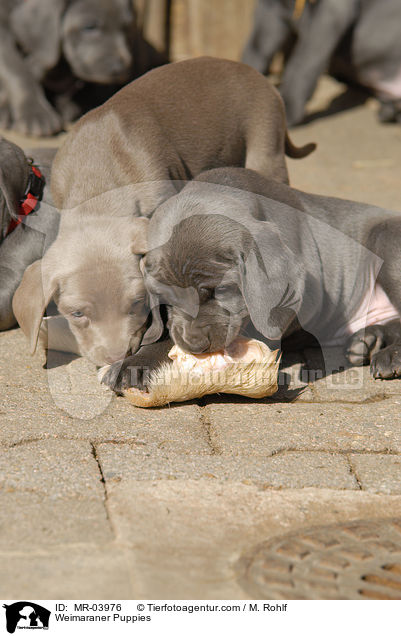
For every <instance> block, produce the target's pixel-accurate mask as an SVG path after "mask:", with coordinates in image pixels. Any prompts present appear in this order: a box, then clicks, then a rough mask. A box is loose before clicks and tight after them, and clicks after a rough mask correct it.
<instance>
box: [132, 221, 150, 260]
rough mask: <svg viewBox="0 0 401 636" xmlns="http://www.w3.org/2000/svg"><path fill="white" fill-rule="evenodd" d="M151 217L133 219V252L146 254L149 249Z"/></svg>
mask: <svg viewBox="0 0 401 636" xmlns="http://www.w3.org/2000/svg"><path fill="white" fill-rule="evenodd" d="M148 227H149V219H148V218H146V217H144V216H139V217H134V218H133V219H132V231H131V251H132V253H133V254H142V255H143V254H146V252H147V251H148Z"/></svg>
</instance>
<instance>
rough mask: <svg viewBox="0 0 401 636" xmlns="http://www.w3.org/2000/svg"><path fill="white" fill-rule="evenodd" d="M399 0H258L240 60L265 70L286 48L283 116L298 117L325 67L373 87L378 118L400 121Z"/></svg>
mask: <svg viewBox="0 0 401 636" xmlns="http://www.w3.org/2000/svg"><path fill="white" fill-rule="evenodd" d="M400 23H401V3H400V2H399V0H386V2H383V1H382V0H304V2H298V1H296V0H258V4H257V6H256V10H255V19H254V26H253V30H252V33H251V35H250V38H249V41H248V43H247V45H246V48H245V50H244V53H243V58H242V59H243V61H244V62H246V63H247V64H250V65H251V66H253V67H254V68H256V69H257V70H259V71H260V72H261V73H268V71H269V67H270V65H271V62H272V59H273V56H274V55H275V53H277V52H279V51H284V52H285V57H286V62H285V67H284V72H283V75H282V79H281V88H280V91H281V94H282V96H283V98H284V102H285V106H286V112H287V120H288V123H289V124H290V125H292V124H296V123H298V122H300V121H301V120H302V117H303V114H304V109H305V105H306V102H307V101H308V99H309V98H310V97H311V95H312V93H313V91H314V90H315V87H316V84H317V81H318V79H319V77H320V75H321V74H322V73H323V72H324V71H326V70H330V72H331V73H332V74H333V75H335V76H337V77H339V78H340V79H342V80H345V81H350V82H354V83H355V82H356V83H358V84H360V85H361V86H364V87H366V88H368V89H369V90H371V91H373V92H374V93H375V95H376V96H377V97H378V98H379V100H380V101H381V103H382V106H381V109H380V113H379V117H380V119H381V120H382V121H401V38H400Z"/></svg>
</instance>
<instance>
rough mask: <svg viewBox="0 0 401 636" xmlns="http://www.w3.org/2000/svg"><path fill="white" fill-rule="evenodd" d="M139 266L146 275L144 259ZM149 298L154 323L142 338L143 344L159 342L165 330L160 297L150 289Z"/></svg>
mask: <svg viewBox="0 0 401 636" xmlns="http://www.w3.org/2000/svg"><path fill="white" fill-rule="evenodd" d="M139 268H140V270H141V272H142V275H143V276H144V273H145V268H144V260H143V259H142V260H141V262H140V263H139ZM148 299H149V306H150V310H151V313H152V323H151V325H150V327H149V328H148V330H147V331H146V332H145V334H144V336H143V338H142V342H141V346H143V345H148V344H152V343H153V342H157V340H159V339H160V338H161V337H162V335H163V331H164V324H163V320H162V317H161V314H160V305H159V299H158V298H157V296H155V295H154V294H151V293H150V292H149V291H148Z"/></svg>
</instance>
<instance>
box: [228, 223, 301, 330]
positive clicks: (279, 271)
mask: <svg viewBox="0 0 401 636" xmlns="http://www.w3.org/2000/svg"><path fill="white" fill-rule="evenodd" d="M239 269H240V282H241V287H242V290H241V291H242V294H243V297H244V300H245V303H246V305H247V307H248V311H249V315H250V318H251V320H252V322H253V324H254V325H255V327H256V329H257V330H258V331H260V332H261V333H262V334H263V335H264V336H265V337H266V338H268V339H270V340H280V339H281V337H282V336H283V334H284V332H285V330H286V329H287V327H288V326H289V325H290V323H291V322H292V320H293V318H294V317H295V316H298V317H299V311H300V308H301V304H302V299H303V293H304V288H305V272H304V269H303V266H302V264H301V263H299V262H297V260H296V258H295V255H294V254H293V253H292V252H291V250H289V249H288V247H287V246H286V245H285V244H284V243H283V242H282V241H281V239H280V235H279V234H278V232H277V231H276V230H275V229H274V228H273V226H271V224H270V223H268V222H266V221H265V222H263V229H262V230H261V231H260V232H258V235H257V238H256V239H254V242H253V247H252V248H251V249H250V251H249V253H248V254H246V255H244V256H243V257H242V258H241V259H240V264H239Z"/></svg>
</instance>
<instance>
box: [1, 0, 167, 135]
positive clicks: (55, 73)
mask: <svg viewBox="0 0 401 636" xmlns="http://www.w3.org/2000/svg"><path fill="white" fill-rule="evenodd" d="M165 62H167V59H166V58H165V57H164V56H163V55H161V54H160V53H158V52H157V51H156V50H155V49H153V47H152V46H151V45H150V44H149V43H147V42H146V41H145V40H144V39H143V37H142V35H141V32H140V29H139V28H138V25H137V20H136V16H135V14H134V11H133V3H132V0H113V1H110V0H2V1H1V5H0V86H1V90H0V126H1V127H3V128H6V127H12V128H15V129H17V130H19V131H20V132H22V133H25V134H32V135H51V134H53V133H56V132H58V131H60V130H61V129H62V128H63V125H64V124H65V123H67V122H70V121H72V120H73V119H76V118H77V117H78V116H80V115H81V114H82V113H84V112H86V111H87V110H89V109H91V108H94V107H95V106H98V105H99V104H101V103H102V102H104V101H105V100H106V99H108V98H109V97H110V96H111V95H112V94H113V93H115V92H116V91H117V90H118V89H120V88H121V87H122V86H123V85H124V84H126V83H127V82H129V81H131V80H133V79H134V78H135V77H138V76H139V75H141V74H142V73H145V72H146V71H148V70H150V69H151V68H153V67H156V66H159V65H160V64H164V63H165Z"/></svg>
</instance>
